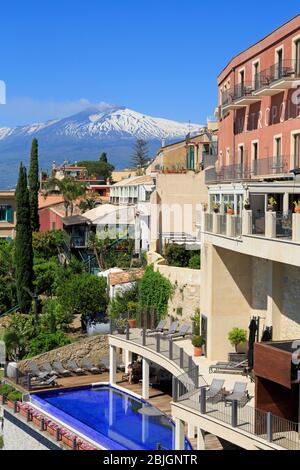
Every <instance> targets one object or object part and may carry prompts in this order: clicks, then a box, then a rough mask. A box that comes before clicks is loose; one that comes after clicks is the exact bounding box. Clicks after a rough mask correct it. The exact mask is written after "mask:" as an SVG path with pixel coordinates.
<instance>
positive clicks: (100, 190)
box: [0, 15, 300, 451]
mask: <svg viewBox="0 0 300 470" xmlns="http://www.w3.org/2000/svg"><path fill="white" fill-rule="evenodd" d="M212 80H213V81H217V84H216V87H215V97H216V102H215V103H211V107H212V110H213V114H214V118H212V119H208V120H207V123H206V125H205V126H202V127H201V128H200V127H199V129H198V130H195V129H193V130H192V129H191V130H190V132H188V133H187V134H186V136H185V137H183V138H181V139H172V140H170V141H166V140H164V139H163V140H162V142H161V147H160V148H159V150H158V151H157V153H155V154H152V153H151V150H150V149H149V146H148V143H147V140H145V139H142V138H138V139H137V140H136V142H135V143H134V146H133V148H132V162H131V166H130V167H129V168H127V169H124V170H117V169H116V168H115V166H114V165H113V164H112V163H111V160H110V154H109V151H107V152H104V151H102V149H101V147H100V148H99V157H98V159H87V158H86V157H85V158H84V159H82V161H79V160H78V159H74V160H70V159H68V160H64V161H62V163H57V162H53V163H52V166H51V168H49V169H48V171H47V170H45V169H44V167H42V166H41V163H40V151H39V149H40V145H41V140H40V139H37V138H33V140H32V145H31V154H30V163H29V165H28V168H26V167H25V166H24V164H23V163H20V167H19V175H18V181H17V185H16V187H15V189H12V190H7V189H3V190H0V340H1V342H0V367H1V369H0V379H1V384H0V395H1V404H0V410H1V412H0V414H1V420H2V430H0V448H3V450H69V451H77V450H86V451H88V450H89V451H92V450H112V451H115V450H151V451H163V450H177V451H180V450H182V451H184V450H186V451H193V450H201V451H204V450H268V451H272V450H273V451H274V450H279V451H280V450H293V451H295V450H300V440H299V436H300V433H299V431H300V429H299V422H300V414H299V413H300V367H299V363H300V352H299V346H300V341H299V338H300V287H299V279H300V124H299V117H300V99H299V97H300V91H299V90H300V15H298V16H296V17H294V18H293V19H291V20H290V21H288V22H287V23H285V24H283V25H282V26H280V27H278V28H277V29H276V30H275V31H272V32H270V33H269V34H268V35H267V36H266V37H264V38H259V37H257V40H256V43H255V44H253V45H251V44H249V47H248V48H247V49H246V50H244V51H243V52H240V53H239V54H238V55H236V56H235V57H233V58H232V59H231V60H230V61H229V62H228V63H227V65H226V66H225V68H223V69H222V70H221V66H220V72H219V75H218V77H212ZM57 161H58V159H57ZM78 404H80V406H78Z"/></svg>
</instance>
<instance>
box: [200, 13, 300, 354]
mask: <svg viewBox="0 0 300 470" xmlns="http://www.w3.org/2000/svg"><path fill="white" fill-rule="evenodd" d="M299 85H300V16H297V17H296V18H294V19H292V20H291V21H289V22H288V23H286V24H284V25H283V26H281V27H280V28H278V29H277V30H276V31H273V32H272V33H271V34H269V35H268V36H267V37H265V38H263V39H262V40H260V41H259V42H257V43H256V44H254V45H253V46H251V47H249V48H248V49H247V50H245V51H244V52H242V53H240V54H238V55H237V56H236V57H234V58H233V59H232V60H231V61H230V62H229V64H228V65H227V66H226V67H225V69H224V70H223V71H222V72H221V74H220V76H219V79H218V89H219V108H218V115H219V155H218V162H217V165H216V166H215V167H214V166H211V167H210V168H209V167H208V169H207V170H206V182H207V184H208V187H209V209H208V213H207V214H206V215H205V226H204V230H203V249H202V260H203V263H202V266H203V271H204V272H203V277H202V279H203V283H202V297H201V299H202V312H203V325H204V332H205V335H207V354H208V356H209V358H210V359H222V358H224V357H226V356H227V353H228V352H229V350H230V347H231V345H230V344H229V341H228V332H229V330H230V329H231V328H233V327H241V328H247V327H248V324H249V320H250V318H251V317H252V316H256V317H257V318H258V317H259V318H260V326H261V329H262V328H264V327H269V328H272V329H273V339H274V340H284V339H293V338H296V337H299V336H300V309H299V307H300V288H299V278H300V267H299V266H300V232H299V225H300V215H299V214H298V213H294V212H295V207H296V208H297V206H298V201H299V199H300V179H299V173H300V169H299V167H300V120H299V117H300V100H299V97H300V91H299V88H298V86H299ZM227 212H228V213H227ZM232 214H234V215H232Z"/></svg>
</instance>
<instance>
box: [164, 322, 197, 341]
mask: <svg viewBox="0 0 300 470" xmlns="http://www.w3.org/2000/svg"><path fill="white" fill-rule="evenodd" d="M190 329H191V325H190V324H188V323H185V324H184V325H182V326H181V327H180V329H179V331H178V333H173V334H169V333H168V334H166V336H167V338H169V339H172V340H173V339H178V338H185V337H186V336H187V335H188V334H189V331H190Z"/></svg>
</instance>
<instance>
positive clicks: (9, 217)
mask: <svg viewBox="0 0 300 470" xmlns="http://www.w3.org/2000/svg"><path fill="white" fill-rule="evenodd" d="M6 220H7V222H9V223H11V224H12V223H13V221H14V214H13V210H12V207H11V206H7V208H6Z"/></svg>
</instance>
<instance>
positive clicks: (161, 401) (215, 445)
mask: <svg viewBox="0 0 300 470" xmlns="http://www.w3.org/2000/svg"><path fill="white" fill-rule="evenodd" d="M122 375H123V373H117V385H119V386H120V387H123V388H124V389H126V390H128V391H131V392H133V393H136V394H137V395H140V396H141V394H142V387H141V384H132V385H129V383H128V382H127V381H124V380H122ZM6 380H7V382H10V383H12V385H14V386H16V385H15V383H14V382H13V381H9V380H8V379H6ZM100 382H104V383H105V382H109V373H108V372H104V373H102V374H98V375H83V376H72V377H65V378H60V379H58V380H57V383H58V385H59V387H53V388H51V390H55V388H59V389H62V388H73V387H82V386H84V385H91V384H94V383H100ZM18 388H19V389H20V391H22V392H23V393H28V391H27V390H25V389H23V388H22V387H20V386H18ZM46 390H49V388H47V389H42V388H39V389H36V390H33V391H31V393H34V392H35V391H39V392H41V391H46ZM148 401H149V403H151V405H153V406H155V407H156V408H159V409H160V410H161V411H162V412H163V413H165V414H166V415H168V416H170V417H171V401H172V397H171V395H169V394H168V393H166V392H164V391H162V390H159V389H158V388H150V398H149V400H148ZM186 433H187V430H186ZM189 440H190V442H191V444H192V446H193V448H194V449H196V448H197V447H196V439H189ZM205 444H206V450H227V449H229V450H232V449H235V447H234V446H233V445H232V444H229V443H227V442H225V443H224V442H222V443H221V442H220V440H219V439H218V438H217V437H215V436H212V435H211V434H207V435H206V437H205Z"/></svg>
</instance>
